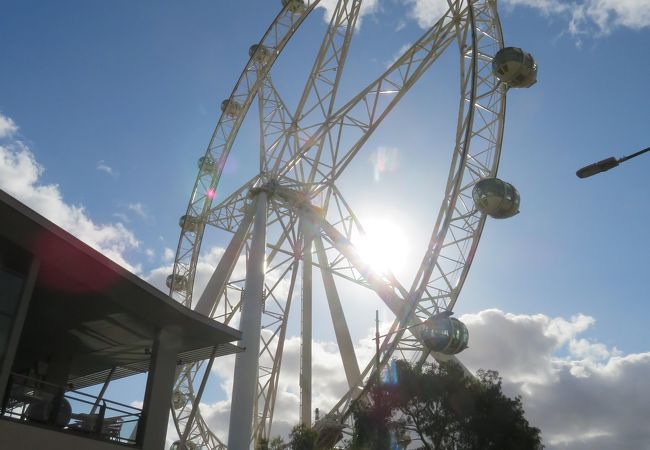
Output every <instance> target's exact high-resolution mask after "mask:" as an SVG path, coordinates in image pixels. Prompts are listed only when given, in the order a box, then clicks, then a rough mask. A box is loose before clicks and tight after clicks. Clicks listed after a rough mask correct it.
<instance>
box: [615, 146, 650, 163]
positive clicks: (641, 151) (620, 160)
mask: <svg viewBox="0 0 650 450" xmlns="http://www.w3.org/2000/svg"><path fill="white" fill-rule="evenodd" d="M646 152H650V147H648V148H644V149H643V150H639V151H638V152H636V153H632V154H631V155H629V156H624V157H622V158H621V159H619V160H618V162H619V163H622V162H623V161H627V160H628V159H632V158H634V157H635V156H639V155H642V154H644V153H646Z"/></svg>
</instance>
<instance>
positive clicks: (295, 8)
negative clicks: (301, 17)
mask: <svg viewBox="0 0 650 450" xmlns="http://www.w3.org/2000/svg"><path fill="white" fill-rule="evenodd" d="M287 5H289V7H288V9H289V11H291V12H292V13H294V14H302V13H303V12H305V2H304V1H303V0H282V7H283V8H284V7H285V6H287Z"/></svg>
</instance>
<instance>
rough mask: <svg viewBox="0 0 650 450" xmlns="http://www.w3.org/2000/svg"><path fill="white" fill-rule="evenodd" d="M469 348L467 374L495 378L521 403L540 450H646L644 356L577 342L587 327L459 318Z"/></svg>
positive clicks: (584, 322)
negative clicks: (481, 372)
mask: <svg viewBox="0 0 650 450" xmlns="http://www.w3.org/2000/svg"><path fill="white" fill-rule="evenodd" d="M462 320H463V321H464V322H465V323H466V324H467V326H468V328H469V330H470V348H469V349H467V350H466V351H465V352H463V353H462V354H461V355H460V359H461V360H462V361H463V362H464V363H465V364H466V365H467V366H468V367H469V368H470V369H471V370H476V369H478V368H481V367H482V368H490V369H496V370H498V371H499V372H500V373H501V375H502V376H503V378H504V390H505V391H506V392H507V393H508V394H509V395H521V396H522V398H523V404H524V409H525V411H526V416H527V417H528V419H529V420H530V422H531V424H532V425H533V426H536V427H539V428H540V429H541V430H542V437H543V439H544V443H545V444H546V448H547V449H549V450H553V449H571V450H580V449H585V450H586V449H591V450H608V449H612V448H617V449H619V448H620V449H637V448H646V447H647V444H648V442H650V430H648V428H647V424H646V418H647V417H648V416H650V394H649V392H650V353H638V354H628V355H623V354H622V353H621V352H620V351H619V350H617V349H616V348H608V347H607V346H605V345H604V344H602V343H600V342H597V341H592V340H588V339H585V338H581V337H580V334H581V333H583V332H585V331H586V330H587V329H588V328H589V327H590V326H592V325H593V324H594V322H595V321H594V319H593V318H592V317H588V316H585V315H578V316H574V317H572V318H571V319H569V320H566V319H563V318H550V317H548V316H544V315H541V314H538V315H514V314H506V313H503V312H501V311H498V310H487V311H482V312H480V313H478V314H469V315H465V316H463V317H462Z"/></svg>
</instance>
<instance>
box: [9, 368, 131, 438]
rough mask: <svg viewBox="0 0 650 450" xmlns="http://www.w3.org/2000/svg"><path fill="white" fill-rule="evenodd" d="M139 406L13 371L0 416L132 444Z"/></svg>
mask: <svg viewBox="0 0 650 450" xmlns="http://www.w3.org/2000/svg"><path fill="white" fill-rule="evenodd" d="M141 415H142V410H141V409H138V408H135V407H133V406H129V405H125V404H123V403H118V402H114V401H111V400H106V399H103V398H99V397H96V396H93V395H90V394H86V393H83V392H79V391H75V390H74V389H70V388H68V387H65V386H58V385H55V384H51V383H47V382H44V381H41V380H38V379H35V378H29V377H26V376H24V375H19V374H15V373H12V374H11V379H10V382H9V383H8V385H7V391H6V393H5V396H4V399H3V402H2V409H1V410H0V417H7V418H11V419H14V420H19V421H24V422H26V423H33V424H40V425H44V426H48V427H50V428H52V429H55V430H57V431H62V432H67V433H73V434H78V435H84V436H88V437H92V438H95V439H101V440H105V441H111V442H115V443H120V444H130V445H135V444H136V440H135V436H136V431H137V427H138V424H139V422H140V417H141Z"/></svg>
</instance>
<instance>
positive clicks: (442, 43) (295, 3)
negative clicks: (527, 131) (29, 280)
mask: <svg viewBox="0 0 650 450" xmlns="http://www.w3.org/2000/svg"><path fill="white" fill-rule="evenodd" d="M318 3H319V0H281V5H278V7H279V9H280V12H279V14H278V15H277V17H276V18H275V20H274V21H273V22H272V23H271V25H270V26H269V28H268V30H267V31H266V33H265V34H264V36H263V37H262V39H261V40H260V41H259V42H258V43H257V44H255V45H253V46H251V47H250V49H249V57H250V58H249V60H248V62H247V64H246V66H245V67H244V70H243V72H242V74H241V76H240V78H239V80H238V81H237V83H236V85H235V87H234V89H233V90H232V93H231V94H230V96H228V97H227V98H226V99H224V100H223V102H222V104H221V111H222V114H221V117H220V118H219V121H218V123H217V125H216V128H215V130H214V133H213V135H212V139H211V140H210V143H209V145H208V148H207V151H206V152H205V154H204V155H203V156H202V157H201V158H199V160H198V176H197V178H196V182H195V184H194V187H193V190H192V193H191V196H190V201H189V205H188V208H187V211H186V213H185V214H184V215H183V216H182V217H181V218H180V227H181V234H180V239H179V244H178V249H177V253H176V259H175V263H174V270H173V273H172V274H170V275H169V277H167V285H168V287H169V288H170V293H171V295H173V296H174V297H175V298H176V299H177V300H178V301H180V302H182V303H183V304H184V305H185V306H187V307H191V308H193V309H195V310H196V311H199V312H200V313H202V314H205V315H208V316H210V317H212V318H214V319H215V320H218V321H220V322H223V323H225V324H231V325H234V324H237V325H238V328H239V329H240V330H241V331H242V336H243V339H242V341H241V346H242V347H245V348H246V351H245V352H242V353H239V354H237V357H236V363H235V374H234V387H233V396H232V408H231V416H230V431H229V438H228V446H227V447H226V444H225V439H224V437H223V436H221V437H220V436H217V435H216V433H214V432H213V431H211V430H210V428H209V426H208V425H207V423H206V422H205V420H204V419H203V418H202V416H201V412H200V410H199V408H198V404H199V402H200V398H201V395H202V392H203V388H204V387H205V380H204V379H203V378H204V376H203V374H204V373H208V372H209V364H210V363H206V362H203V363H196V364H191V365H186V366H184V367H183V368H182V370H181V371H180V373H179V376H178V378H177V382H176V385H175V390H174V394H173V405H172V409H171V410H172V416H173V419H174V423H175V426H176V430H177V432H178V435H179V440H178V441H176V442H175V443H174V444H173V445H172V448H173V449H174V450H176V449H179V450H182V449H225V448H230V449H231V450H242V449H248V448H250V446H251V444H254V443H256V442H258V440H259V439H261V438H269V437H270V436H272V433H273V431H272V430H273V428H272V426H273V415H274V408H275V403H276V397H277V387H278V384H279V377H280V369H281V366H282V357H283V350H284V344H285V340H286V338H287V324H288V318H289V313H290V311H291V310H292V308H293V309H294V310H295V309H298V310H299V312H300V318H301V339H302V341H301V342H302V346H301V355H300V411H299V417H300V421H301V422H302V423H305V424H308V425H314V427H315V428H316V429H317V430H318V431H319V433H320V439H321V442H326V441H328V440H329V442H331V445H333V444H334V443H335V442H336V441H337V440H338V439H340V436H341V430H342V429H343V428H344V426H343V423H344V421H345V420H346V418H347V416H348V413H349V408H350V405H351V402H353V401H354V400H355V399H357V398H358V397H359V396H361V395H364V390H363V388H364V386H365V385H366V382H367V381H368V380H369V379H370V377H373V376H375V375H376V374H377V371H380V370H382V368H383V367H384V366H386V364H387V363H389V361H390V360H391V359H392V358H395V357H399V358H405V359H408V360H409V361H413V362H417V361H419V362H422V361H425V360H426V359H427V358H429V357H433V358H436V359H438V360H442V359H449V358H454V356H453V355H455V354H456V353H458V352H460V351H462V350H463V349H464V348H466V346H467V342H468V333H467V328H466V327H465V325H464V324H462V322H460V321H459V320H457V319H455V318H453V317H451V315H452V313H453V308H454V306H455V304H456V302H457V300H458V296H459V293H460V291H461V288H462V287H463V284H464V282H465V279H466V277H467V274H468V271H469V268H470V265H471V263H472V260H473V258H474V255H475V252H476V249H477V246H478V243H479V238H480V236H481V232H482V230H483V225H484V223H485V220H486V215H490V216H492V217H495V218H507V217H511V216H513V215H515V214H516V213H517V212H518V210H519V209H518V208H519V194H518V193H517V191H516V189H515V188H514V187H513V186H512V185H510V184H509V183H506V182H504V181H501V180H499V179H498V178H496V173H497V168H498V163H499V158H500V153H501V142H502V138H503V128H504V116H505V96H506V93H507V91H508V89H509V88H512V87H529V86H531V85H532V84H533V83H535V81H536V73H537V67H536V65H535V62H534V60H533V58H532V57H531V56H530V55H529V54H527V53H525V52H523V51H522V50H521V49H518V48H513V47H507V48H504V46H503V36H502V31H501V25H500V22H499V17H498V14H497V5H496V0H448V2H447V3H448V9H447V11H446V12H445V13H444V14H443V16H442V17H441V18H440V20H438V21H437V22H436V23H435V24H434V25H433V26H432V27H431V28H429V29H428V30H427V31H426V32H424V34H423V35H422V36H421V37H420V38H419V39H418V40H417V41H416V42H415V43H414V44H413V45H412V46H411V47H410V48H408V49H407V50H405V51H404V52H403V53H402V54H401V55H400V56H399V57H398V58H397V59H396V60H395V62H394V63H393V64H392V65H390V67H388V69H386V70H385V72H384V73H382V74H380V75H379V76H378V77H377V78H376V79H375V80H374V81H372V82H371V83H369V84H368V85H367V86H364V87H361V88H360V89H359V90H358V92H357V93H356V94H355V95H353V96H351V98H350V99H349V100H347V101H346V102H340V101H338V100H339V99H338V95H337V94H338V90H339V85H340V82H341V78H342V77H343V76H344V70H343V69H344V66H345V63H346V59H347V56H348V49H349V47H350V42H351V40H352V37H353V33H354V29H355V25H356V23H357V20H358V17H359V11H360V8H361V0H339V1H338V3H337V5H336V9H335V10H334V12H333V14H332V17H331V20H330V22H329V25H328V27H327V29H326V32H325V35H324V37H323V39H322V43H321V45H320V48H318V49H317V51H316V53H315V59H314V63H313V67H312V69H311V72H310V74H309V76H308V77H307V82H306V85H305V86H304V88H302V89H301V90H300V91H299V92H298V96H299V97H298V98H299V101H298V102H297V107H295V108H292V109H291V110H290V109H288V107H287V103H286V102H285V100H283V96H282V94H281V92H280V90H279V89H277V88H276V85H275V84H274V83H273V80H272V74H273V70H272V69H273V65H274V63H275V62H276V60H277V59H278V58H280V57H281V54H282V50H283V49H284V47H285V45H286V44H287V42H288V41H289V40H290V39H291V38H292V36H293V35H294V33H296V31H297V30H298V29H299V27H300V26H301V25H302V24H303V22H304V20H305V18H306V17H307V16H308V15H309V14H310V13H311V12H313V10H314V8H315V7H316V6H317V4H318ZM454 47H455V48H457V49H458V52H459V58H460V101H459V107H458V113H457V114H458V120H457V128H456V132H455V144H454V145H453V147H452V148H450V149H449V151H450V152H451V165H450V169H449V175H448V179H447V182H446V187H445V189H444V194H443V201H442V204H441V206H440V208H439V211H438V214H437V219H436V222H435V226H434V228H433V230H432V234H431V239H430V242H429V244H428V246H427V247H426V248H425V249H424V256H423V258H422V262H421V264H420V267H419V270H418V271H417V274H416V276H415V277H414V281H413V283H412V285H411V286H410V287H405V286H403V285H401V284H400V283H399V281H398V280H397V279H396V277H395V276H394V275H392V274H391V273H390V272H389V271H387V270H385V271H377V270H375V269H373V267H372V266H370V265H369V264H368V263H367V262H365V261H364V259H363V258H362V257H361V256H360V254H359V251H358V249H356V248H355V245H354V243H355V242H358V238H359V237H360V236H362V235H363V234H364V229H363V226H362V223H361V222H360V221H359V219H358V217H357V216H356V215H355V213H354V212H353V211H352V209H351V208H350V205H349V203H348V202H347V201H346V199H345V197H344V192H341V191H340V190H339V189H338V188H337V180H338V179H339V177H340V176H341V174H342V173H344V172H345V170H346V168H347V167H348V165H349V164H350V162H351V161H352V160H353V159H354V158H355V156H356V155H357V154H358V153H359V152H360V151H361V150H362V148H363V145H364V143H366V141H367V140H368V139H369V138H370V136H371V135H372V134H373V132H374V131H375V130H376V129H377V127H378V126H379V125H380V123H381V122H382V121H383V120H384V119H385V118H386V117H387V116H388V115H389V114H390V113H391V111H392V110H393V109H394V107H395V106H396V105H397V104H398V103H399V102H400V100H401V99H402V98H403V97H404V95H405V94H406V93H407V92H408V91H409V90H410V89H411V88H412V87H413V86H414V85H415V84H416V83H417V82H418V80H419V79H420V78H421V77H422V75H423V74H424V73H426V72H427V70H428V69H429V68H430V67H431V66H432V65H433V64H434V63H435V61H436V60H437V59H438V58H439V57H440V55H442V54H443V53H444V52H445V51H452V50H451V49H452V48H454ZM341 105H342V106H341ZM247 115H249V116H250V115H254V117H256V121H258V122H259V168H256V174H255V175H254V176H253V177H252V178H251V179H250V180H248V181H247V182H245V183H244V184H243V185H242V186H240V187H238V188H236V189H234V190H233V192H232V193H230V194H229V195H227V196H226V197H222V198H220V200H219V201H218V202H217V201H215V197H216V192H217V187H218V185H219V183H220V180H221V178H222V173H223V170H224V166H225V165H226V161H227V160H228V157H229V155H230V154H231V151H236V149H237V135H238V131H239V130H240V129H241V126H242V123H243V121H244V118H245V117H246V116H247ZM256 159H257V158H256ZM220 197H221V196H220ZM213 234H219V235H220V236H227V241H228V243H227V245H226V246H225V250H224V253H223V255H222V256H221V259H220V260H219V263H218V265H217V267H216V269H215V270H214V273H213V274H212V276H211V278H210V280H209V282H208V284H207V286H206V288H205V290H204V291H203V293H202V294H201V295H200V296H199V295H196V296H195V295H193V294H194V292H193V290H194V282H195V276H196V270H197V264H198V261H199V257H200V255H201V244H202V242H203V241H204V240H206V239H210V238H211V237H210V236H211V235H213ZM242 265H245V270H243V271H242V267H241V266H242ZM314 268H316V269H317V271H314ZM315 273H319V274H320V277H319V278H321V279H322V280H320V281H317V280H316V278H317V277H315V276H314V274H315ZM342 280H343V281H345V282H348V283H356V284H358V285H360V286H363V287H364V288H367V289H369V290H370V291H372V292H374V293H376V295H377V296H378V297H379V298H380V299H381V301H382V302H383V303H384V304H385V305H386V306H387V308H388V309H389V310H390V311H391V313H392V315H393V317H394V322H393V325H392V328H391V333H389V334H388V335H386V336H385V338H384V339H383V341H382V342H381V349H380V355H381V358H379V360H378V362H377V363H376V362H375V360H374V359H373V360H372V361H369V362H367V364H365V365H364V364H360V362H359V361H358V359H357V356H356V354H355V348H354V345H353V343H352V338H351V334H350V328H349V322H347V320H346V317H345V315H344V313H343V306H342V304H343V303H344V302H345V298H341V296H340V295H339V289H338V288H337V285H338V284H339V283H340V282H341V281H342ZM317 282H319V283H320V282H322V286H323V289H324V292H325V297H326V301H327V305H328V308H329V311H330V314H331V318H332V328H333V331H334V335H335V336H336V343H337V344H338V348H339V351H340V354H341V359H342V364H343V368H344V373H345V378H346V380H347V386H348V390H347V392H346V393H345V394H344V395H343V396H342V397H341V399H340V401H339V402H338V403H337V404H336V405H335V406H334V407H333V408H332V410H331V411H330V412H329V413H328V414H326V415H324V416H323V417H322V418H321V419H320V420H319V421H318V422H316V423H314V422H313V417H312V400H311V398H312V392H311V380H312V373H311V372H312V350H311V347H312V324H313V317H312V308H313V300H314V299H313V286H314V283H317ZM197 297H198V298H197ZM296 303H299V304H298V305H296ZM206 365H207V366H208V368H207V369H206V367H205V366H206ZM328 448H329V447H328Z"/></svg>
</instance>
